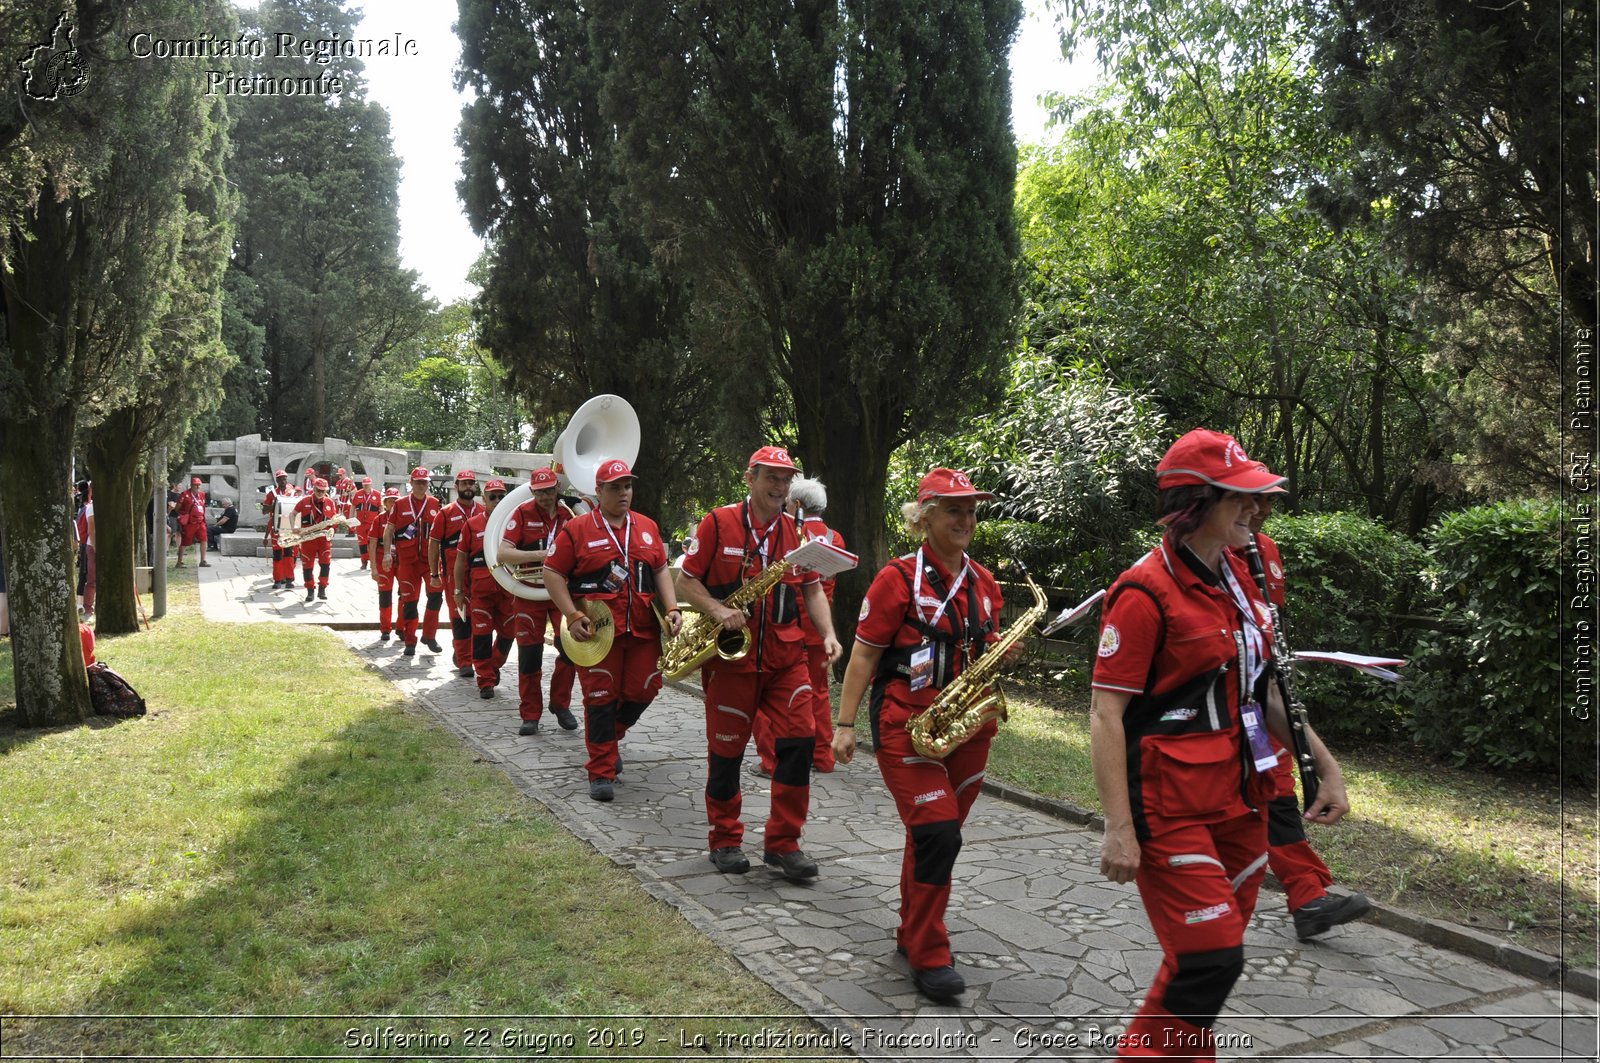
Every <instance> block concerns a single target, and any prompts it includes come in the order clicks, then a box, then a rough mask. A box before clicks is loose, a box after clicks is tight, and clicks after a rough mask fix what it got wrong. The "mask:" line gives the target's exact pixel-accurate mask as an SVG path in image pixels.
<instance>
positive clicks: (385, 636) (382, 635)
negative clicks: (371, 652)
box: [378, 631, 394, 642]
mask: <svg viewBox="0 0 1600 1063" xmlns="http://www.w3.org/2000/svg"><path fill="white" fill-rule="evenodd" d="M392 638H394V636H393V635H391V634H390V633H389V632H387V631H380V632H378V641H379V642H388V641H389V640H390V639H392Z"/></svg>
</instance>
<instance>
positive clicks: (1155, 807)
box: [1093, 539, 1272, 838]
mask: <svg viewBox="0 0 1600 1063" xmlns="http://www.w3.org/2000/svg"><path fill="white" fill-rule="evenodd" d="M1184 553H1186V551H1183V549H1182V548H1180V547H1178V546H1176V544H1174V543H1173V542H1172V541H1171V540H1170V539H1166V540H1163V541H1162V542H1161V544H1160V545H1158V546H1157V547H1156V548H1155V549H1154V550H1152V551H1151V552H1150V553H1149V554H1147V555H1146V556H1145V557H1144V558H1143V559H1141V560H1140V561H1139V562H1138V563H1137V564H1135V565H1134V566H1133V567H1132V568H1130V569H1128V571H1126V572H1124V573H1123V574H1122V575H1121V576H1119V577H1118V578H1117V580H1116V582H1115V583H1113V584H1112V585H1111V589H1110V590H1109V591H1108V592H1107V594H1106V599H1105V602H1106V604H1105V608H1104V612H1103V623H1102V626H1101V630H1100V649H1099V656H1098V659H1097V660H1096V663H1095V670H1094V680H1093V685H1094V686H1095V687H1097V688H1099V689H1102V690H1108V691H1117V692H1121V693H1125V694H1130V695H1132V697H1131V699H1130V700H1129V702H1128V706H1127V708H1126V709H1125V710H1124V711H1123V721H1122V723H1123V730H1124V733H1125V736H1126V742H1127V758H1128V789H1129V794H1130V797H1131V798H1132V804H1133V812H1134V827H1135V831H1136V832H1137V833H1138V835H1139V836H1140V837H1141V838H1148V837H1149V836H1151V835H1152V834H1157V833H1161V832H1162V831H1164V830H1166V829H1169V828H1170V827H1171V826H1177V825H1182V824H1185V823H1208V822H1216V821H1219V820H1223V819H1230V818H1232V817H1234V816H1240V815H1244V814H1246V813H1248V812H1249V811H1250V810H1251V805H1252V803H1253V802H1254V801H1256V800H1257V799H1260V800H1265V799H1266V797H1268V796H1270V793H1267V792H1265V791H1267V790H1270V783H1269V782H1267V781H1266V780H1264V779H1262V780H1261V781H1260V782H1259V783H1258V782H1257V779H1258V778H1259V777H1258V776H1257V775H1256V773H1254V772H1253V771H1252V770H1251V769H1250V766H1249V761H1248V759H1247V753H1248V750H1247V747H1246V743H1245V741H1244V737H1243V728H1242V726H1241V723H1240V708H1239V706H1240V683H1239V678H1240V670H1241V665H1246V666H1250V665H1251V664H1252V662H1253V664H1254V667H1255V668H1256V669H1257V672H1258V673H1259V668H1260V665H1261V663H1263V662H1264V661H1265V658H1266V655H1267V653H1268V649H1269V646H1270V637H1271V623H1272V621H1271V615H1270V613H1269V612H1268V610H1267V607H1266V605H1265V603H1264V602H1262V600H1261V595H1260V592H1259V591H1257V590H1256V588H1255V586H1254V582H1253V581H1252V580H1251V578H1250V573H1249V570H1248V568H1247V567H1246V565H1245V563H1244V562H1243V561H1242V560H1241V559H1239V558H1238V557H1236V556H1234V555H1232V554H1231V553H1230V552H1227V551H1224V552H1223V554H1222V559H1223V566H1224V571H1223V573H1222V574H1219V575H1218V576H1217V577H1209V576H1207V575H1202V574H1201V572H1200V571H1198V570H1197V569H1196V567H1195V566H1196V565H1200V562H1198V561H1195V562H1193V563H1192V564H1191V563H1190V562H1189V561H1188V560H1187V559H1186V558H1185V557H1184V556H1183V554H1184ZM1203 567H1204V566H1203V565H1202V566H1201V568H1203ZM1213 579H1215V582H1213ZM1241 601H1243V603H1245V607H1246V608H1248V609H1249V610H1250V612H1251V613H1253V614H1254V615H1253V616H1251V617H1249V618H1248V619H1246V617H1245V615H1244V610H1243V608H1241V605H1240V602H1241ZM1241 644H1243V645H1245V646H1246V647H1247V649H1246V651H1245V655H1244V660H1241V652H1240V649H1241Z"/></svg>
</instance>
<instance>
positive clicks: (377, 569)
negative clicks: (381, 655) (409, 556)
mask: <svg viewBox="0 0 1600 1063" xmlns="http://www.w3.org/2000/svg"><path fill="white" fill-rule="evenodd" d="M398 501H400V488H398V487H385V488H384V489H383V502H382V505H383V511H382V515H381V516H380V517H379V518H378V519H377V521H375V522H374V530H375V532H376V533H375V534H373V535H370V536H368V537H367V557H366V566H365V567H368V568H370V569H371V570H372V579H373V582H375V583H377V585H378V641H379V642H388V641H389V636H390V635H391V634H392V633H393V631H394V628H393V626H392V625H391V623H390V617H391V615H392V612H393V609H394V569H395V556H394V555H395V550H394V546H393V545H389V546H385V545H384V540H383V533H382V532H381V531H376V529H378V528H382V527H384V526H385V525H387V524H388V522H389V515H390V514H391V513H393V512H394V504H395V503H396V502H398Z"/></svg>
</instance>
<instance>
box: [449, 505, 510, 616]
mask: <svg viewBox="0 0 1600 1063" xmlns="http://www.w3.org/2000/svg"><path fill="white" fill-rule="evenodd" d="M488 526H489V510H488V508H487V507H485V506H479V507H477V509H476V510H474V512H473V514H472V516H470V517H468V518H467V520H466V523H465V524H463V525H462V526H461V541H460V543H459V544H458V546H457V548H458V549H460V550H465V551H466V552H467V581H468V586H469V587H470V588H471V590H472V594H473V595H474V596H475V597H480V598H481V597H486V596H488V595H490V594H496V593H498V594H505V593H507V592H506V591H505V590H504V589H503V588H502V587H501V586H500V584H498V583H496V582H495V578H494V573H492V572H490V571H489V563H488V562H487V561H485V560H484V557H483V535H484V530H485V529H486V528H488Z"/></svg>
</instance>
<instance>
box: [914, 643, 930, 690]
mask: <svg viewBox="0 0 1600 1063" xmlns="http://www.w3.org/2000/svg"><path fill="white" fill-rule="evenodd" d="M909 682H910V685H911V692H912V693H913V694H915V693H916V692H917V691H919V690H926V689H927V688H928V684H930V683H932V682H933V643H931V642H924V643H923V644H922V645H921V646H918V647H917V648H916V649H915V650H913V651H912V653H911V675H910V677H909Z"/></svg>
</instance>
